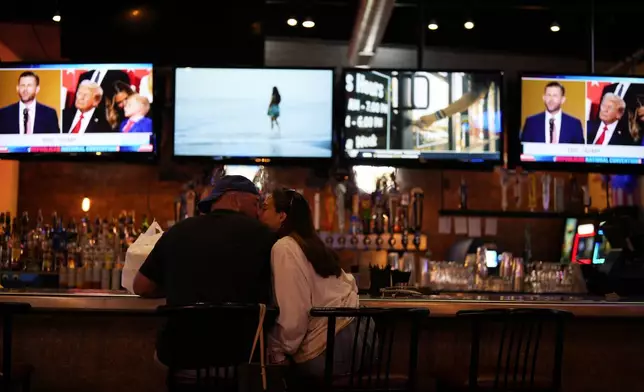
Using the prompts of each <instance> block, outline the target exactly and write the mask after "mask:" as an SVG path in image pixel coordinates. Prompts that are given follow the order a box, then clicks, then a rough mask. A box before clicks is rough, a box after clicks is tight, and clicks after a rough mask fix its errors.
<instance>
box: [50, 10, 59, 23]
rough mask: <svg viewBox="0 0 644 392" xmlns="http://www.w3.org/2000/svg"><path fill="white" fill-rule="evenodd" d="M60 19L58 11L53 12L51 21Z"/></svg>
mask: <svg viewBox="0 0 644 392" xmlns="http://www.w3.org/2000/svg"><path fill="white" fill-rule="evenodd" d="M60 19H61V18H60V13H59V12H56V13H55V14H54V16H52V17H51V20H53V21H54V22H56V23H58V22H60Z"/></svg>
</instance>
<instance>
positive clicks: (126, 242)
mask: <svg viewBox="0 0 644 392" xmlns="http://www.w3.org/2000/svg"><path fill="white" fill-rule="evenodd" d="M148 227H149V225H148V221H147V217H145V215H144V216H143V223H142V224H141V225H140V226H137V225H136V222H135V215H134V212H130V213H127V212H125V211H124V212H122V213H121V214H120V215H119V217H118V218H111V219H101V218H99V217H97V218H96V219H95V220H94V221H92V220H90V218H89V217H88V216H85V217H84V218H82V219H81V220H80V223H78V224H77V223H76V221H75V220H74V219H69V220H68V222H67V224H66V225H65V224H64V222H63V218H62V217H60V216H58V214H57V213H56V212H54V213H53V214H52V216H51V223H49V224H46V223H45V222H44V218H43V215H42V212H41V211H38V214H37V217H36V220H35V223H31V221H30V219H29V214H28V212H23V214H22V216H21V217H20V218H18V217H15V218H13V219H12V217H11V215H10V214H9V213H4V214H0V269H2V270H5V271H6V270H11V271H29V272H40V271H42V272H57V271H59V270H61V269H65V271H66V270H68V269H77V268H90V267H91V268H92V269H96V270H101V269H105V270H112V269H113V268H114V267H115V266H118V265H120V264H122V263H123V261H124V258H125V257H124V255H125V252H126V250H127V248H128V247H129V246H130V245H131V244H132V243H133V242H134V241H135V240H136V238H137V237H138V236H139V234H140V233H141V232H145V231H146V230H147V228H148ZM99 266H100V267H99ZM75 280H76V279H74V281H75Z"/></svg>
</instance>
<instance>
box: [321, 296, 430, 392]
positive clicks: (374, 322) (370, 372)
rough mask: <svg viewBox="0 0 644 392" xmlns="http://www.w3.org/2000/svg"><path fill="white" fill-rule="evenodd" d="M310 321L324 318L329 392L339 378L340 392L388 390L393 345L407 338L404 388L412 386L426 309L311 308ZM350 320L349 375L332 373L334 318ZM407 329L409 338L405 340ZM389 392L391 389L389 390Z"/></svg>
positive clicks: (326, 374)
mask: <svg viewBox="0 0 644 392" xmlns="http://www.w3.org/2000/svg"><path fill="white" fill-rule="evenodd" d="M311 316H312V317H325V318H327V319H328V323H327V328H328V329H327V345H326V352H325V369H324V385H325V388H327V389H331V387H332V384H333V383H334V378H336V382H337V377H338V376H342V378H343V379H342V382H341V384H342V389H343V390H351V389H365V388H377V389H378V390H389V386H390V381H391V379H390V376H391V370H392V361H393V358H394V345H395V342H396V341H400V340H402V339H405V338H406V337H407V338H408V341H407V343H408V344H409V347H408V364H407V367H406V370H407V374H406V376H407V377H406V378H407V387H406V388H405V389H409V390H411V389H412V388H413V385H415V382H416V368H417V364H418V336H419V330H420V324H421V323H422V322H423V320H425V319H427V317H428V316H429V310H428V309H409V308H407V309H404V308H314V309H312V310H311ZM348 317H351V318H353V319H354V321H353V322H352V323H353V324H354V325H355V326H350V327H347V328H353V330H354V332H353V339H352V343H351V344H352V347H351V364H350V370H349V374H346V375H338V374H337V373H336V372H334V360H335V355H336V353H335V341H336V334H335V328H336V323H337V321H338V318H348ZM407 329H408V331H409V335H408V336H405V332H406V330H407ZM392 390H393V389H392Z"/></svg>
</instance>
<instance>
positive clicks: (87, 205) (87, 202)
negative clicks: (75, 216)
mask: <svg viewBox="0 0 644 392" xmlns="http://www.w3.org/2000/svg"><path fill="white" fill-rule="evenodd" d="M90 207H91V201H90V200H89V197H84V198H83V201H82V202H81V210H83V212H88V211H89V208H90Z"/></svg>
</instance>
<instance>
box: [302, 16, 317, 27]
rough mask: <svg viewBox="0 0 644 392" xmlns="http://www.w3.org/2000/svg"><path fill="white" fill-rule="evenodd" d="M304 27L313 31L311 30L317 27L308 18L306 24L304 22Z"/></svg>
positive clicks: (305, 20)
mask: <svg viewBox="0 0 644 392" xmlns="http://www.w3.org/2000/svg"><path fill="white" fill-rule="evenodd" d="M302 27H304V28H306V29H311V28H313V27H315V22H314V21H313V19H311V18H306V19H304V22H302Z"/></svg>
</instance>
